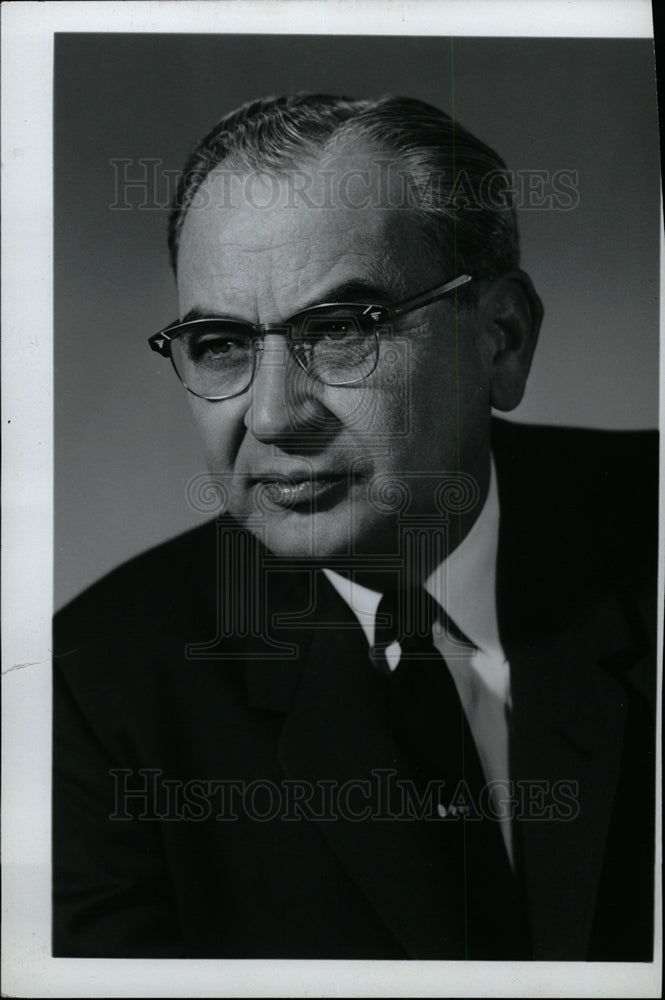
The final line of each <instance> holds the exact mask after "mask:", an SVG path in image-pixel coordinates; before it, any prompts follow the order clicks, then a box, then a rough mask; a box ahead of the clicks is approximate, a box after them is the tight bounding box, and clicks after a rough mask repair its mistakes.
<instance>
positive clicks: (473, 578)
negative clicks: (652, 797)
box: [323, 461, 501, 653]
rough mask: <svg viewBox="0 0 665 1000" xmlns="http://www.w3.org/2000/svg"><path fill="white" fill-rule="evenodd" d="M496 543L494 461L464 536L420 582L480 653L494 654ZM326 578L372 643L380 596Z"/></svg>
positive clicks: (330, 572) (342, 578) (496, 644)
mask: <svg viewBox="0 0 665 1000" xmlns="http://www.w3.org/2000/svg"><path fill="white" fill-rule="evenodd" d="M498 544H499V494H498V491H497V485H496V472H495V469H494V461H492V462H491V468H490V485H489V490H488V493H487V498H486V500H485V503H484V505H483V509H482V510H481V512H480V514H479V516H478V518H477V519H476V521H475V523H474V524H473V527H472V528H471V531H470V532H469V533H468V535H467V536H466V538H464V539H463V541H462V542H460V544H459V545H458V546H457V548H456V549H454V550H453V551H452V552H451V553H450V555H449V556H447V557H446V558H445V559H444V560H443V561H442V562H441V563H439V565H438V566H437V567H436V569H435V570H434V571H433V572H432V573H431V574H430V576H429V577H428V578H427V580H426V581H425V589H426V590H427V591H428V593H429V594H431V596H432V597H434V599H435V600H436V601H437V602H438V603H439V604H440V605H441V607H443V608H445V610H446V612H447V613H448V615H449V617H450V618H451V619H452V620H453V621H454V622H455V624H456V625H457V627H458V628H459V629H460V630H461V631H462V632H463V633H464V635H465V636H467V638H468V639H470V640H471V642H472V643H473V644H474V645H475V646H477V647H478V648H479V649H482V650H483V651H484V652H486V653H492V652H493V651H495V650H497V651H500V649H501V644H500V641H499V626H498V621H497V614H496V556H497V551H498ZM323 572H324V573H325V575H326V577H327V578H328V580H329V581H330V583H331V584H332V585H333V587H334V588H335V590H336V591H337V592H338V594H339V595H340V597H342V598H343V599H344V600H345V601H346V603H347V604H348V605H349V607H350V608H351V610H352V611H353V612H354V614H355V615H356V617H357V619H358V621H359V622H360V624H361V625H362V628H363V631H364V632H365V635H366V636H367V641H368V643H369V645H370V646H371V645H373V644H374V620H375V618H376V611H377V608H378V606H379V601H380V600H381V594H380V593H378V592H377V591H375V590H370V589H369V588H368V587H364V586H362V585H361V584H359V583H356V582H355V581H352V580H350V579H349V578H348V577H345V576H341V575H340V574H339V573H336V572H335V571H334V570H331V569H324V570H323Z"/></svg>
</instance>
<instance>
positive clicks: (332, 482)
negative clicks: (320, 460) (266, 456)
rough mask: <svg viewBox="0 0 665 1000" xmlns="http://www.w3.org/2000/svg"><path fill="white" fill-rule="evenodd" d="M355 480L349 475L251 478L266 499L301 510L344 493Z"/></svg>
mask: <svg viewBox="0 0 665 1000" xmlns="http://www.w3.org/2000/svg"><path fill="white" fill-rule="evenodd" d="M354 478H355V477H354V476H352V475H350V474H349V473H348V472H344V473H341V472H320V473H313V472H294V473H293V474H292V475H286V474H284V473H271V472H266V473H262V474H260V475H253V476H250V477H249V482H250V485H251V486H253V487H256V488H257V489H259V490H260V491H261V493H262V494H263V497H264V498H265V499H266V500H268V501H269V503H271V504H274V505H275V506H277V507H285V508H291V507H298V506H300V505H308V506H311V504H312V503H313V502H314V501H315V500H320V499H323V498H330V499H331V500H332V499H333V498H334V497H335V496H336V495H337V494H339V493H342V492H344V491H345V490H346V489H348V487H349V486H350V485H351V483H352V481H353V479H354Z"/></svg>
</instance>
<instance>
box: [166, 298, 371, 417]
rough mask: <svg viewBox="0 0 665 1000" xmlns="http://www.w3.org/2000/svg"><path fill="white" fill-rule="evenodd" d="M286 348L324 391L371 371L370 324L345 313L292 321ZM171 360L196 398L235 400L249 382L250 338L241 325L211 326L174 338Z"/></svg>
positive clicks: (251, 370) (252, 342)
mask: <svg viewBox="0 0 665 1000" xmlns="http://www.w3.org/2000/svg"><path fill="white" fill-rule="evenodd" d="M289 346H290V350H291V353H292V354H293V356H294V358H295V359H296V361H297V362H298V364H299V365H300V366H301V367H302V368H303V369H304V370H305V371H306V372H308V374H309V375H310V376H311V377H312V378H315V379H317V380H319V381H321V382H324V383H325V384H326V385H345V384H351V383H353V382H359V381H362V380H363V379H365V378H367V377H368V375H370V374H371V373H372V371H373V370H374V368H375V367H376V362H377V350H378V348H377V337H376V333H375V324H374V322H373V320H371V319H370V318H369V317H368V316H363V315H354V314H353V313H351V312H349V311H348V309H347V310H344V311H340V310H333V311H331V312H329V313H321V314H316V315H312V314H310V315H304V316H302V317H301V318H296V321H295V322H293V324H292V326H291V336H290V343H289ZM171 358H172V360H173V364H174V367H175V369H176V371H177V373H178V375H179V377H180V379H181V380H182V382H184V384H185V385H186V386H187V388H188V389H190V390H191V392H193V393H195V394H196V395H197V396H204V397H208V398H223V397H225V396H226V397H229V396H233V395H237V394H239V393H241V392H243V391H244V390H245V389H246V388H247V387H248V386H249V385H250V383H251V381H252V377H253V374H254V369H255V366H256V363H257V362H256V348H255V335H254V333H253V331H252V330H251V328H250V327H247V326H245V325H244V324H241V323H234V322H232V321H228V320H211V321H210V323H202V324H197V326H196V327H192V328H190V329H185V330H183V331H182V333H180V334H178V335H177V336H176V337H174V338H173V340H172V342H171Z"/></svg>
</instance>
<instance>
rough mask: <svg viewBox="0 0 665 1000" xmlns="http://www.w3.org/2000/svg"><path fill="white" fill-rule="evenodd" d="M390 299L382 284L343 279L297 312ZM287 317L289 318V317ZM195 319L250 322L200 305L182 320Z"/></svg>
mask: <svg viewBox="0 0 665 1000" xmlns="http://www.w3.org/2000/svg"><path fill="white" fill-rule="evenodd" d="M390 299H391V296H390V295H389V294H388V292H386V290H385V288H383V287H381V286H380V285H373V284H371V283H370V282H366V281H357V280H356V281H343V282H341V283H340V284H339V285H333V287H332V288H328V289H327V290H326V291H325V292H324V293H323V295H317V297H316V298H315V299H312V301H311V302H308V303H307V305H304V306H302V307H301V308H300V309H298V310H297V312H299V313H300V312H304V311H305V310H306V309H311V308H312V306H317V305H320V304H321V303H325V302H330V303H335V302H358V303H364V304H366V305H381V304H384V303H387V302H388V301H389V300H390ZM293 315H295V313H294V314H293ZM286 318H287V319H288V317H286ZM195 319H236V320H239V321H240V322H241V323H242V322H245V323H246V322H248V321H247V320H243V319H241V318H240V317H238V316H232V315H230V314H229V313H222V312H217V311H216V310H214V309H200V308H199V307H198V306H195V307H194V308H193V309H190V310H189V312H188V313H187V314H186V315H185V316H183V318H182V319H181V320H180V322H181V323H189V322H190V321H191V320H195Z"/></svg>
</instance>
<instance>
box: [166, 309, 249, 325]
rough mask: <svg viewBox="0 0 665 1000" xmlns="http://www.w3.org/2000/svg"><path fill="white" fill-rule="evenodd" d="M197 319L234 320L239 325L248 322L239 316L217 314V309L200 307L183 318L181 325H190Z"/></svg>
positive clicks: (191, 310)
mask: <svg viewBox="0 0 665 1000" xmlns="http://www.w3.org/2000/svg"><path fill="white" fill-rule="evenodd" d="M195 319H234V320H236V321H237V322H239V323H246V322H247V320H242V319H240V317H239V316H231V315H230V314H229V313H222V312H217V311H216V310H215V309H200V308H199V307H198V306H194V308H193V309H190V310H189V312H188V313H187V314H186V315H185V316H183V318H182V319H181V320H180V322H181V323H190V322H191V321H192V320H195Z"/></svg>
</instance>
